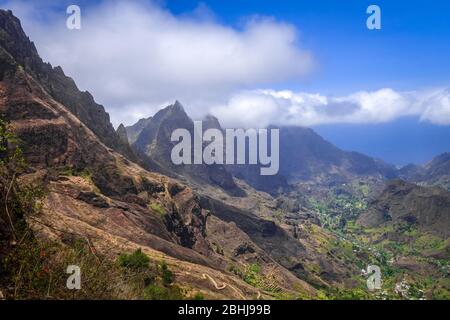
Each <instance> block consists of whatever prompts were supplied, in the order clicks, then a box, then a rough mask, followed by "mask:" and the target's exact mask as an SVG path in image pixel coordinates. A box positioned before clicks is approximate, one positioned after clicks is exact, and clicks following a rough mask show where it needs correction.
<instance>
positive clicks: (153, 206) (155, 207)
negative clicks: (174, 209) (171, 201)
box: [149, 202, 167, 217]
mask: <svg viewBox="0 0 450 320" xmlns="http://www.w3.org/2000/svg"><path fill="white" fill-rule="evenodd" d="M149 207H150V209H152V210H153V211H155V212H156V213H157V214H158V215H159V216H161V217H164V216H165V215H166V213H167V212H166V208H164V207H163V206H162V205H161V204H159V203H157V202H152V203H150V205H149Z"/></svg>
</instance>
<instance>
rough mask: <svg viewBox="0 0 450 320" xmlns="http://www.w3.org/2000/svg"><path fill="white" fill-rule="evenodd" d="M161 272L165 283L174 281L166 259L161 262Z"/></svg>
mask: <svg viewBox="0 0 450 320" xmlns="http://www.w3.org/2000/svg"><path fill="white" fill-rule="evenodd" d="M161 273H162V280H163V283H164V285H169V284H171V283H172V282H173V278H174V277H173V273H172V271H170V270H169V267H168V266H167V263H166V262H165V261H163V262H161Z"/></svg>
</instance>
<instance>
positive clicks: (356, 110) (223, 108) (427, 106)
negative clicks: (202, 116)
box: [210, 88, 450, 127]
mask: <svg viewBox="0 0 450 320" xmlns="http://www.w3.org/2000/svg"><path fill="white" fill-rule="evenodd" d="M210 112H211V113H212V114H213V115H215V116H216V117H218V118H219V119H221V121H222V122H223V123H224V124H225V126H244V127H260V126H267V125H269V124H274V125H301V126H314V125H321V124H334V123H384V122H389V121H394V120H396V119H399V118H401V117H406V116H416V117H419V119H420V120H421V121H429V122H431V123H434V124H438V125H450V89H448V88H441V89H433V90H423V91H412V92H397V91H394V90H392V89H381V90H378V91H373V92H367V91H362V92H356V93H353V94H350V95H347V96H341V97H327V96H323V95H320V94H311V93H304V92H299V93H295V92H292V91H274V90H254V91H245V92H240V93H238V94H235V95H233V96H232V97H231V98H230V99H229V101H228V102H227V103H226V104H223V105H218V106H216V107H213V108H211V110H210Z"/></svg>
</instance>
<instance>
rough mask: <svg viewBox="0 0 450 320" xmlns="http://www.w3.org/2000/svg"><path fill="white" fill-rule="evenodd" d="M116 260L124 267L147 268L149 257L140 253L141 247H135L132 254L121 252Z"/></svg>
mask: <svg viewBox="0 0 450 320" xmlns="http://www.w3.org/2000/svg"><path fill="white" fill-rule="evenodd" d="M118 261H119V265H120V266H121V267H123V268H125V269H131V270H143V269H148V268H149V262H150V259H149V258H148V257H147V256H146V255H145V254H144V253H142V250H141V249H137V250H136V251H135V252H133V253H132V254H125V253H124V254H121V255H120V256H119V259H118Z"/></svg>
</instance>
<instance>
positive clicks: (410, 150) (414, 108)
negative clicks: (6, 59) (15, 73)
mask: <svg viewBox="0 0 450 320" xmlns="http://www.w3.org/2000/svg"><path fill="white" fill-rule="evenodd" d="M114 3H116V4H115V6H116V10H114V9H111V11H108V10H109V9H108V7H114V5H113V4H114ZM118 3H121V4H120V5H119V4H118ZM124 3H126V5H125V4H124ZM129 3H131V2H130V1H126V2H125V1H122V2H120V1H119V2H115V1H58V2H55V1H46V0H44V1H42V2H39V4H38V3H36V2H35V1H27V0H15V1H0V4H1V5H2V6H3V7H14V8H13V9H14V12H15V13H16V14H17V15H18V16H19V17H20V18H21V19H22V22H23V24H24V28H25V30H26V32H27V33H28V34H29V35H30V37H31V38H32V39H33V40H34V41H35V42H36V45H37V47H38V50H39V51H40V53H41V55H42V56H43V58H44V59H45V60H48V61H50V62H52V64H54V65H61V66H62V67H63V68H64V70H65V71H66V73H67V74H69V75H70V76H72V77H74V79H75V80H76V82H77V83H78V85H79V86H80V88H82V89H87V90H89V91H91V92H92V93H93V95H94V96H95V97H96V99H97V100H98V101H99V102H100V103H102V104H104V105H105V107H106V109H107V110H108V111H109V112H110V113H111V118H112V121H113V123H114V124H115V125H116V126H117V125H118V124H119V123H120V122H124V123H126V124H130V123H132V122H134V121H136V120H137V119H138V118H140V117H144V116H149V115H151V114H152V113H154V112H155V111H156V110H157V109H158V108H160V107H161V106H163V105H164V104H166V103H169V102H171V101H174V100H175V99H178V100H181V101H182V102H183V103H184V104H185V107H186V109H187V111H188V112H189V113H190V114H191V115H193V116H194V117H196V116H198V117H199V116H202V115H203V114H204V113H213V114H214V115H216V116H218V117H219V118H220V119H221V120H222V121H223V122H224V123H225V124H228V125H235V126H237V125H243V126H255V125H267V124H268V123H269V122H270V123H273V122H276V124H279V125H282V124H290V125H292V124H298V125H307V126H312V127H314V128H315V129H316V130H317V131H318V132H319V133H320V134H322V135H323V136H324V137H325V138H326V139H328V140H330V141H331V142H333V143H335V144H336V145H338V146H339V147H342V148H344V149H347V150H356V151H360V152H364V153H367V154H369V155H372V156H376V157H379V158H382V159H384V160H386V161H389V162H391V163H394V164H399V165H402V164H406V163H409V162H415V163H423V162H425V161H427V160H429V159H431V158H432V157H433V156H435V155H436V154H438V153H442V152H445V151H450V142H449V141H450V102H449V101H450V100H449V99H450V90H448V88H449V87H450V79H449V78H450V59H449V57H450V41H449V39H450V1H444V0H434V1H429V0H428V1H423V0H409V1H403V0H396V1H392V0H389V1H385V0H371V1H366V0H345V1H343V0H320V1H301V0H300V1H299V0H297V1H294V0H283V1H272V0H265V1H261V0H260V1H256V0H245V1H242V0H240V1H239V0H210V1H194V0H174V1H171V0H167V1H162V0H160V1H137V2H135V3H138V4H139V7H137V8H136V7H132V6H131V5H128V4H129ZM68 4H79V5H80V7H81V8H82V14H83V15H82V18H83V29H82V30H80V31H79V32H69V31H67V30H65V28H64V21H65V18H66V16H65V12H64V11H65V7H66V6H67V5H68ZM370 4H377V5H379V6H380V8H381V12H382V29H381V30H368V29H367V28H366V19H367V16H368V15H367V14H366V8H367V7H368V6H369V5H370ZM117 8H118V9H117ZM167 21H169V22H168V23H167V24H166V22H167ZM155 34H160V36H158V35H156V36H155ZM133 35H134V36H133ZM208 37H211V39H207V38H208ZM167 39H169V41H167ZM167 42H169V43H170V45H171V47H170V48H173V50H168V51H167ZM222 45H223V47H224V48H225V49H224V51H226V48H238V50H235V52H234V51H233V52H231V51H230V52H231V53H229V56H226V55H221V54H222V53H221V48H220V46H222ZM218 47H219V48H218ZM163 49H164V50H163ZM159 51H161V52H163V53H162V54H160V55H158V54H156V53H155V52H159ZM200 55H201V56H202V57H203V58H198V56H200ZM224 57H225V58H224ZM253 58H254V59H253ZM130 61H132V62H130ZM222 62H223V63H222ZM92 73H95V74H96V75H97V76H96V77H92ZM384 88H387V89H386V90H382V89H384ZM299 101H300V102H299ZM324 101H326V102H324Z"/></svg>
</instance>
